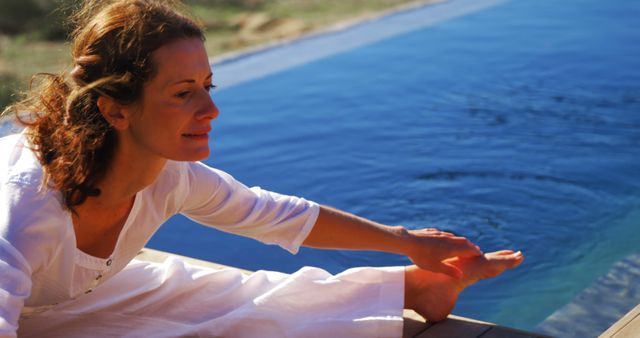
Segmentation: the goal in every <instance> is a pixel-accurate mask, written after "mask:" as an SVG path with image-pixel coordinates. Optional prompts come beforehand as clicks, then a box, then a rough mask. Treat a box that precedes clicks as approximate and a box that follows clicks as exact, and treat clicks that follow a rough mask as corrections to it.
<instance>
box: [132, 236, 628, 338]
mask: <svg viewBox="0 0 640 338" xmlns="http://www.w3.org/2000/svg"><path fill="white" fill-rule="evenodd" d="M169 255H173V256H178V257H179V258H181V259H182V260H184V261H187V262H189V263H191V264H194V265H200V266H206V267H211V268H215V269H220V268H226V267H227V266H224V265H220V264H216V263H212V262H208V261H203V260H199V259H195V258H191V257H185V256H180V255H174V254H170V253H166V252H162V251H157V250H153V249H148V248H145V249H143V250H142V251H141V252H140V253H139V254H138V256H137V257H136V258H137V259H139V260H146V261H151V262H162V261H164V260H165V259H166V258H167V257H169ZM239 270H242V269H239ZM242 271H244V272H247V273H250V271H247V270H242ZM639 311H640V309H639ZM638 314H639V313H636V316H637V315H638ZM637 324H638V325H640V321H638V322H637ZM480 337H481V338H549V337H548V336H544V335H540V334H536V333H531V332H524V331H520V330H515V329H511V328H507V327H503V326H500V325H496V324H492V323H487V322H482V321H478V320H474V319H469V318H464V317H458V316H454V315H450V316H449V318H448V319H447V320H444V321H442V322H438V323H428V322H425V320H424V319H423V318H422V317H421V316H420V315H418V314H417V313H415V312H413V311H411V310H405V312H404V332H403V338H480ZM609 337H614V336H609ZM628 337H631V336H615V338H628Z"/></svg>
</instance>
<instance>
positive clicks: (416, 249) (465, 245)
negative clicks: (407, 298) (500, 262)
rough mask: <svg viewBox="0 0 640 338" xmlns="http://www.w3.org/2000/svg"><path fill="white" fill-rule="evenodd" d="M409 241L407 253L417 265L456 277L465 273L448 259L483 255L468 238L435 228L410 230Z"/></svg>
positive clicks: (408, 233)
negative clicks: (447, 260)
mask: <svg viewBox="0 0 640 338" xmlns="http://www.w3.org/2000/svg"><path fill="white" fill-rule="evenodd" d="M407 242H408V243H409V245H408V246H407V251H406V252H405V254H406V255H407V256H408V257H409V258H410V259H411V261H412V262H413V263H414V264H415V265H417V266H418V267H420V268H422V269H426V270H430V271H433V272H440V273H444V274H447V275H449V276H451V277H455V278H461V277H462V276H463V273H462V271H461V270H460V269H459V268H458V267H456V266H455V265H453V264H450V263H447V262H446V261H445V260H446V259H449V258H453V257H473V256H480V255H482V251H481V250H480V248H479V247H478V246H476V245H475V244H473V243H471V241H469V240H468V239H466V238H464V237H460V236H456V235H454V234H452V233H449V232H445V231H440V230H438V229H433V228H428V229H420V230H408V231H407Z"/></svg>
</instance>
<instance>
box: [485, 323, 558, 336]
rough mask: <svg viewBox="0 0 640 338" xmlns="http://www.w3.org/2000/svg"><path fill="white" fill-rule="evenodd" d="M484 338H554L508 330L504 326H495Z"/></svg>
mask: <svg viewBox="0 0 640 338" xmlns="http://www.w3.org/2000/svg"><path fill="white" fill-rule="evenodd" d="M482 338H552V337H549V336H545V335H541V334H538V333H533V332H526V331H521V330H516V329H512V328H507V327H504V326H494V327H492V328H491V329H490V330H489V331H487V332H486V333H485V334H483V335H482Z"/></svg>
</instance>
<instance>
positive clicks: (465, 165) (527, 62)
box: [150, 0, 640, 329]
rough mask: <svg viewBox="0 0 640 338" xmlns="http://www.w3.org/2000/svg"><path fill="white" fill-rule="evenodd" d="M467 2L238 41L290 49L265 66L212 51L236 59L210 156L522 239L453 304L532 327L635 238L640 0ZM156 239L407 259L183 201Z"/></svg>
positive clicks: (224, 250) (323, 198)
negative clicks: (266, 227) (264, 238)
mask: <svg viewBox="0 0 640 338" xmlns="http://www.w3.org/2000/svg"><path fill="white" fill-rule="evenodd" d="M471 3H472V2H471V1H466V2H465V1H455V0H454V1H452V2H450V3H445V4H442V5H436V6H433V7H427V8H423V9H418V10H416V11H414V12H412V13H409V14H402V13H401V14H398V15H395V16H391V17H388V18H384V19H381V20H378V21H376V22H372V23H367V24H365V25H363V26H358V27H356V28H354V29H352V30H355V31H357V30H359V31H360V32H359V33H357V34H355V35H354V36H353V37H350V38H348V39H347V42H344V41H345V40H344V34H347V33H344V32H337V33H334V34H329V35H327V36H320V37H317V39H316V38H310V39H306V40H303V41H300V42H298V43H294V44H292V45H288V46H284V47H282V48H281V49H280V51H279V52H278V50H276V51H275V53H276V56H275V57H273V55H272V54H270V53H274V51H264V52H262V53H257V54H255V55H251V56H247V58H249V57H251V58H254V60H258V61H257V62H258V63H259V60H260V58H261V57H264V58H265V59H266V58H268V57H270V56H269V55H272V56H271V57H272V59H273V60H277V61H278V62H280V63H282V64H284V65H285V66H282V67H280V66H277V67H276V66H273V67H272V68H271V70H269V69H270V68H269V66H270V62H264V60H263V63H262V65H261V66H258V67H256V68H255V69H256V70H255V71H256V72H257V71H258V70H259V71H260V75H259V76H258V75H255V76H253V77H251V72H250V71H248V70H247V69H249V68H247V69H244V70H242V65H243V63H242V62H247V59H246V58H239V59H234V60H230V61H228V62H225V63H222V64H220V65H214V70H213V71H214V77H217V74H227V75H226V76H227V77H229V76H231V77H233V72H237V74H238V79H240V78H241V72H243V71H244V73H243V74H242V81H236V82H233V80H226V81H228V82H225V81H222V79H221V81H222V82H221V83H218V84H219V85H220V89H219V90H218V91H217V92H215V93H214V94H213V95H214V98H215V99H216V102H217V104H218V105H219V107H220V109H221V111H222V113H221V116H220V117H219V119H218V120H216V121H214V125H215V126H214V137H213V140H212V141H211V143H212V148H213V155H212V156H211V158H210V159H208V160H207V161H205V162H207V163H208V164H210V165H213V166H216V167H218V168H220V169H223V170H225V171H228V172H230V173H231V174H233V175H234V176H235V177H236V178H237V179H239V180H241V181H242V182H244V183H246V184H247V185H259V186H262V187H264V188H267V189H270V190H274V191H278V192H282V193H287V194H294V195H299V196H304V197H306V198H309V199H312V200H315V201H317V202H320V203H325V204H330V205H333V206H336V207H338V208H341V209H344V210H348V211H351V212H354V213H357V214H359V215H362V216H365V217H368V218H371V219H373V220H376V221H380V222H383V223H388V224H403V225H405V226H407V227H410V228H421V227H439V228H443V229H447V230H451V231H454V232H456V233H459V234H463V235H465V236H467V237H469V238H470V239H471V240H473V241H474V242H477V243H478V244H479V245H480V246H481V247H482V248H483V249H484V250H486V251H490V250H497V249H502V248H512V249H519V250H523V251H524V253H525V254H526V256H527V259H526V262H525V263H524V264H523V265H522V266H521V267H520V268H519V269H517V270H514V271H510V272H508V273H506V274H505V275H503V276H501V277H500V278H497V279H495V280H490V281H485V282H482V283H479V284H478V285H476V286H474V287H472V288H470V289H468V290H467V291H465V293H464V294H463V295H462V297H461V300H460V303H459V305H458V307H457V308H456V310H455V313H456V314H459V315H464V316H470V317H474V318H478V319H483V320H488V321H492V322H498V323H500V324H504V325H509V326H515V327H519V328H523V329H532V328H534V327H536V325H538V324H539V323H540V322H542V321H544V319H545V318H547V317H548V316H549V315H551V314H552V313H553V312H554V311H555V310H556V309H558V308H560V307H562V306H563V305H565V304H566V303H568V302H570V301H571V300H572V298H573V297H574V296H575V295H577V294H578V293H579V292H581V291H582V290H583V289H585V288H586V287H588V286H589V285H591V283H592V282H594V281H595V280H597V279H598V278H599V277H600V276H602V275H604V274H605V273H606V272H607V271H608V270H609V269H610V268H611V267H612V266H613V265H614V264H615V263H616V262H618V261H620V260H621V259H623V258H624V257H627V256H629V255H631V254H633V253H635V252H637V251H638V247H639V243H640V234H639V231H638V229H639V227H640V129H639V128H640V71H639V70H640V20H638V18H639V17H640V2H638V1H636V0H619V1H615V2H613V1H596V0H580V1H578V0H564V1H552V0H536V1H532V0H520V1H516V0H514V1H492V2H489V1H481V0H478V1H474V2H473V3H475V4H476V6H477V4H482V3H486V4H488V5H487V6H485V7H482V6H479V7H477V8H474V10H470V11H467V12H464V11H462V12H460V15H457V16H449V17H447V16H446V15H445V14H443V13H447V9H448V8H454V9H455V8H457V9H460V8H465V6H471ZM447 6H449V7H447ZM456 6H458V7H456ZM462 14H464V15H462ZM402 15H409V16H413V17H412V18H413V19H411V20H414V21H411V20H409V19H407V20H404V18H403V17H402ZM416 15H418V16H419V15H422V16H423V17H424V21H422V22H423V24H417V25H413V26H411V25H409V22H414V23H415V22H416V21H415V20H416V17H415V16H416ZM438 18H440V19H442V18H445V19H442V20H439V19H438ZM417 20H418V21H417V22H418V23H420V22H421V21H420V19H417ZM404 21H406V22H407V25H409V28H408V29H404V30H403V29H402V28H398V27H399V26H398V25H400V27H402V22H404ZM399 22H400V23H399ZM389 32H395V33H393V34H389ZM372 37H373V39H372ZM332 39H336V40H337V39H343V40H340V42H339V43H338V42H335V43H333V44H332V43H331V41H332ZM358 39H361V40H358ZM318 41H322V43H320V42H318ZM348 41H351V42H348ZM358 41H364V42H361V43H360V42H358ZM277 53H280V54H277ZM278 55H279V56H278ZM273 63H274V64H275V63H277V62H275V61H274V62H273ZM287 63H288V64H289V66H286V65H287ZM238 65H240V66H238ZM247 65H248V63H247ZM234 67H235V68H234ZM247 67H249V66H247ZM265 69H266V70H267V71H265ZM229 70H232V71H229ZM225 71H226V72H227V73H225ZM229 73H230V75H229ZM246 73H249V76H248V77H246V75H247V74H246ZM223 78H224V77H223ZM225 84H226V86H225ZM150 246H151V247H155V248H159V249H163V250H168V251H173V252H178V253H182V254H186V255H190V256H195V257H200V258H203V259H208V260H212V261H216V262H220V263H223V264H228V265H234V266H239V267H243V268H247V269H252V270H257V269H274V270H280V271H288V272H290V271H294V270H295V269H297V268H299V267H301V266H304V265H315V266H320V267H323V268H326V269H328V270H329V271H332V272H337V271H340V270H343V269H345V268H348V267H352V266H360V265H374V266H383V265H398V264H407V263H408V261H407V260H406V259H405V258H404V257H399V256H395V255H388V254H381V253H375V252H347V251H325V250H313V249H303V250H302V251H301V253H299V254H298V255H296V256H291V255H289V254H288V253H286V252H285V251H283V250H281V249H279V248H277V247H273V246H264V245H262V244H259V243H257V242H255V241H253V240H249V239H243V238H237V237H235V236H232V235H227V234H223V233H219V232H217V231H215V230H211V229H208V228H204V227H200V226H193V225H192V224H191V223H190V222H189V221H188V220H186V219H185V218H182V217H176V218H174V219H172V220H171V221H170V222H169V223H168V224H167V225H165V226H164V227H163V228H162V229H161V230H160V231H159V232H158V233H157V234H156V236H155V237H154V238H153V239H152V241H151V243H150ZM636 283H637V281H636Z"/></svg>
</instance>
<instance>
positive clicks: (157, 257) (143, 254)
mask: <svg viewBox="0 0 640 338" xmlns="http://www.w3.org/2000/svg"><path fill="white" fill-rule="evenodd" d="M169 256H175V257H177V258H180V260H183V261H185V262H187V263H189V264H193V265H198V266H203V267H207V268H212V269H216V270H220V269H228V268H230V267H229V266H226V265H222V264H216V263H212V262H209V261H204V260H201V259H196V258H192V257H187V256H181V255H177V254H174V253H168V252H164V251H159V250H154V249H150V248H144V249H142V250H140V252H138V255H137V256H136V259H138V260H143V261H149V262H156V263H162V262H164V260H165V259H167V258H169ZM233 269H237V270H240V271H242V272H243V273H246V274H250V273H251V271H249V270H244V269H240V268H235V267H233Z"/></svg>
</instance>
